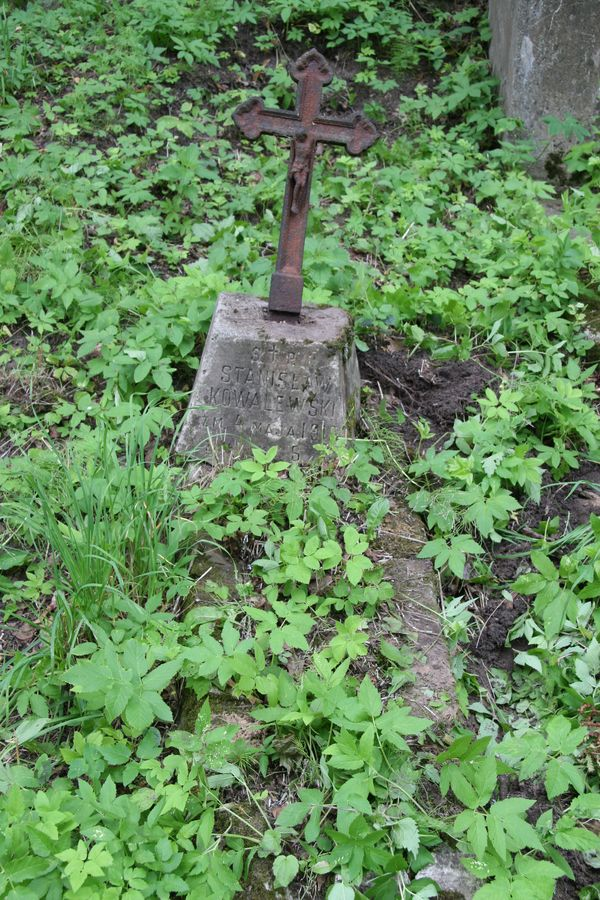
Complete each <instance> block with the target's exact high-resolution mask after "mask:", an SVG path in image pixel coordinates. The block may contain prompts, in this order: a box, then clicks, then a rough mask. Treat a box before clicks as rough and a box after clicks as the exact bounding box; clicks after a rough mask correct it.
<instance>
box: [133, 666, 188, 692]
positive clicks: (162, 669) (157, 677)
mask: <svg viewBox="0 0 600 900" xmlns="http://www.w3.org/2000/svg"><path fill="white" fill-rule="evenodd" d="M182 662H183V660H182V659H173V660H171V662H166V663H162V665H160V666H157V667H156V668H155V669H152V671H151V672H149V673H148V675H145V676H144V678H143V679H142V684H143V685H144V689H145V690H147V691H157V693H160V691H164V689H165V688H166V687H167V685H169V684H170V683H171V682H172V680H173V678H174V677H175V675H176V674H177V673H178V672H179V669H180V668H181V665H182Z"/></svg>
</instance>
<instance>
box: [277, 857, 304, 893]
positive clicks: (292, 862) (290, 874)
mask: <svg viewBox="0 0 600 900" xmlns="http://www.w3.org/2000/svg"><path fill="white" fill-rule="evenodd" d="M299 868H300V864H299V862H298V860H297V859H296V857H295V856H278V857H277V858H276V859H275V861H274V863H273V875H274V876H275V886H276V887H287V886H288V884H290V883H291V882H292V881H293V880H294V878H295V877H296V875H297V874H298V870H299Z"/></svg>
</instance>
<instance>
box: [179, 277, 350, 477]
mask: <svg viewBox="0 0 600 900" xmlns="http://www.w3.org/2000/svg"><path fill="white" fill-rule="evenodd" d="M359 403H360V375H359V371H358V362H357V358H356V350H355V347H354V335H353V331H352V323H351V320H350V317H349V316H348V314H347V313H346V312H344V310H342V309H338V308H334V307H310V306H308V307H304V309H303V312H302V314H301V315H300V316H299V317H296V316H284V315H281V314H273V313H269V311H268V307H267V303H266V301H265V300H261V299H259V298H258V297H250V296H248V295H246V294H221V295H220V296H219V299H218V301H217V306H216V309H215V313H214V316H213V320H212V323H211V326H210V330H209V332H208V337H207V339H206V345H205V348H204V353H203V354H202V360H201V362H200V367H199V369H198V374H197V376H196V381H195V383H194V388H193V391H192V397H191V400H190V405H189V409H188V412H187V414H186V418H185V420H184V424H183V427H182V429H181V431H180V434H179V438H178V441H177V448H176V449H177V451H178V452H179V453H185V454H190V455H191V456H193V458H194V459H198V460H200V459H210V458H211V457H212V456H213V454H214V450H215V449H216V448H217V447H222V446H223V445H226V446H229V447H230V448H231V449H237V448H239V447H242V446H244V445H245V446H248V445H255V446H258V447H262V448H263V449H266V448H268V447H270V446H273V445H275V444H276V445H277V446H278V447H279V456H280V458H281V459H287V460H291V461H299V462H304V461H307V460H309V459H311V458H312V457H313V456H314V455H315V453H314V449H313V447H314V445H315V444H318V443H321V442H323V441H327V440H328V438H329V435H330V433H331V432H334V433H335V434H343V435H352V434H353V433H354V426H355V423H356V419H357V415H358V409H359Z"/></svg>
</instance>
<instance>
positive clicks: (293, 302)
mask: <svg viewBox="0 0 600 900" xmlns="http://www.w3.org/2000/svg"><path fill="white" fill-rule="evenodd" d="M290 73H291V75H292V78H293V79H294V80H295V81H296V82H298V93H297V97H296V109H295V111H294V112H288V111H287V110H281V109H265V105H264V103H263V101H262V100H261V99H260V97H253V98H252V99H250V100H246V101H245V102H244V103H242V104H241V105H240V106H238V108H237V109H236V111H235V113H234V114H233V118H234V120H235V123H236V125H238V127H239V128H240V129H241V130H242V131H243V133H244V134H245V135H246V137H248V138H257V137H259V136H260V135H261V134H275V135H279V136H281V137H290V138H292V147H291V156H290V164H289V168H288V177H287V183H286V189H285V197H284V200H283V216H282V221H281V233H280V236H279V248H278V250H277V264H276V267H275V273H274V275H273V277H272V279H271V289H270V292H269V310H270V311H271V312H277V313H289V314H292V315H299V314H300V310H301V308H302V288H303V284H304V282H303V278H302V259H303V256H304V239H305V236H306V223H307V219H308V208H309V200H310V182H311V178H312V170H313V164H314V158H315V151H316V147H317V142H324V143H331V144H344V145H345V146H346V149H347V150H348V152H349V153H352V154H358V153H361V152H362V151H363V150H366V148H367V147H370V146H371V144H372V143H373V142H374V141H375V140H377V131H376V129H375V126H374V125H373V123H372V122H370V121H369V120H368V119H366V118H365V117H364V116H362V115H360V114H358V113H357V114H355V115H354V116H353V117H352V118H349V119H334V118H327V117H325V116H321V115H320V109H321V94H322V90H323V85H325V84H329V82H330V81H331V79H332V78H333V72H332V70H331V68H330V67H329V65H328V63H327V61H326V60H325V58H324V57H323V56H321V54H320V53H319V52H318V51H317V50H309V51H308V52H307V53H304V54H303V55H302V56H301V57H300V59H298V60H297V61H296V62H295V63H292V64H291V65H290Z"/></svg>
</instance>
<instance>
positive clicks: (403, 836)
mask: <svg viewBox="0 0 600 900" xmlns="http://www.w3.org/2000/svg"><path fill="white" fill-rule="evenodd" d="M392 840H393V841H394V844H395V845H396V846H397V847H400V848H401V849H403V850H408V852H409V853H412V855H413V856H416V855H417V853H418V851H419V845H420V837H419V829H418V828H417V823H416V822H415V820H414V819H411V818H410V817H407V818H406V819H401V820H400V822H398V824H397V825H394V826H393V828H392Z"/></svg>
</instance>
